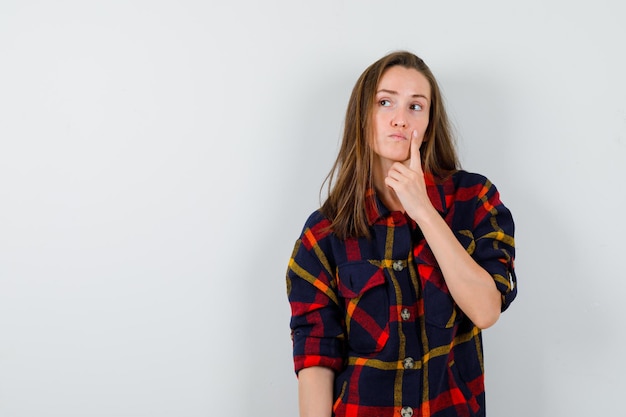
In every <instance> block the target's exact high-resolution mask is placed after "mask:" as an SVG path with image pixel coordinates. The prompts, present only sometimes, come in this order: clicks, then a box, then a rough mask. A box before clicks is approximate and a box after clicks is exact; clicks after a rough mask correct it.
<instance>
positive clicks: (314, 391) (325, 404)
mask: <svg viewBox="0 0 626 417" xmlns="http://www.w3.org/2000/svg"><path fill="white" fill-rule="evenodd" d="M334 379H335V372H334V371H333V370H332V369H330V368H326V367H323V366H312V367H310V368H304V369H302V370H301V371H300V372H298V403H299V405H300V417H330V416H331V415H332V407H333V381H334Z"/></svg>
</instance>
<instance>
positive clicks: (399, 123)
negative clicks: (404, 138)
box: [391, 115, 406, 127]
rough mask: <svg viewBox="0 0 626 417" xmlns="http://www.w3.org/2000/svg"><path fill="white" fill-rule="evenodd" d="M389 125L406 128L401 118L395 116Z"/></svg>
mask: <svg viewBox="0 0 626 417" xmlns="http://www.w3.org/2000/svg"><path fill="white" fill-rule="evenodd" d="M391 125H392V126H393V127H406V122H405V121H404V118H403V117H401V116H400V115H396V117H394V118H393V119H392V120H391Z"/></svg>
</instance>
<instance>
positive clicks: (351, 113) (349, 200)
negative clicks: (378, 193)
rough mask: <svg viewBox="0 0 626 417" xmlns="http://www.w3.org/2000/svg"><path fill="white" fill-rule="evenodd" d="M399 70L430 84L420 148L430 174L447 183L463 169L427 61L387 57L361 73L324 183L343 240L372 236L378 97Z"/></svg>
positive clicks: (327, 211)
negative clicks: (387, 77) (370, 195)
mask: <svg viewBox="0 0 626 417" xmlns="http://www.w3.org/2000/svg"><path fill="white" fill-rule="evenodd" d="M396 65H400V66H402V67H405V68H413V69H416V70H417V71H418V72H420V73H421V74H422V75H423V76H424V77H426V79H427V80H428V82H429V84H430V90H431V104H430V114H429V120H428V127H427V129H426V132H425V134H424V142H423V143H422V147H421V149H420V152H421V156H422V161H423V164H424V172H426V173H429V174H431V175H432V176H433V177H435V178H445V177H447V176H449V175H450V174H451V173H453V172H455V171H456V170H457V169H459V168H460V165H459V160H458V157H457V154H456V149H455V146H454V141H453V138H452V133H451V128H450V124H449V121H448V116H447V114H446V110H445V108H444V105H443V97H442V95H441V91H440V90H439V86H438V84H437V81H436V80H435V76H434V75H433V73H432V72H431V71H430V68H428V66H427V65H426V64H425V63H424V61H423V60H422V59H420V58H419V57H417V56H416V55H414V54H412V53H410V52H407V51H397V52H393V53H391V54H389V55H386V56H384V57H382V58H381V59H379V60H378V61H376V62H374V63H373V64H372V65H370V66H369V67H368V68H367V69H366V70H365V71H364V72H363V73H362V74H361V76H360V77H359V79H358V80H357V82H356V84H355V85H354V88H353V89H352V94H351V95H350V100H349V102H348V107H347V110H346V118H345V125H344V129H343V140H342V142H341V147H340V149H339V153H338V155H337V159H336V160H335V163H334V164H333V167H332V168H331V170H330V172H329V173H328V175H327V176H326V179H325V180H324V184H327V186H328V197H327V199H326V201H325V202H324V204H323V205H322V207H321V211H322V213H324V215H325V216H326V217H327V218H328V219H330V221H331V228H332V230H333V232H334V233H335V234H336V235H337V236H338V237H339V238H341V239H346V238H348V237H369V236H370V231H369V226H370V225H369V222H368V217H367V202H366V200H367V198H366V193H367V190H368V189H370V188H372V187H373V178H372V175H373V174H372V163H373V160H374V152H373V150H372V147H371V146H370V141H369V132H370V131H371V123H372V121H371V119H372V112H373V106H374V96H375V94H376V88H377V87H378V83H379V81H380V79H381V77H382V76H383V74H384V73H385V71H386V70H387V69H389V68H391V67H393V66H396ZM322 187H324V185H322Z"/></svg>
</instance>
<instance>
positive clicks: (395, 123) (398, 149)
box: [371, 66, 430, 162]
mask: <svg viewBox="0 0 626 417" xmlns="http://www.w3.org/2000/svg"><path fill="white" fill-rule="evenodd" d="M374 101H375V102H374V107H373V113H372V127H373V132H372V133H373V137H372V142H371V144H372V149H373V150H374V152H375V153H376V154H377V155H378V156H379V158H380V159H381V162H396V161H398V162H404V161H406V160H407V159H408V158H409V149H410V146H411V135H412V133H413V131H414V130H416V131H417V134H418V137H419V139H420V143H421V141H422V140H423V138H424V133H425V132H426V128H427V127H428V115H429V113H430V84H429V83H428V80H427V79H426V77H424V76H423V75H422V74H421V73H420V72H418V71H417V70H416V69H413V68H405V67H401V66H394V67H391V68H389V69H387V70H386V71H385V72H384V73H383V76H382V78H381V79H380V82H379V83H378V87H377V89H376V95H375V99H374Z"/></svg>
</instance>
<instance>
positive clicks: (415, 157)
mask: <svg viewBox="0 0 626 417" xmlns="http://www.w3.org/2000/svg"><path fill="white" fill-rule="evenodd" d="M422 141H423V138H420V137H419V135H418V133H417V130H414V131H413V134H412V135H411V150H410V156H411V161H410V162H409V168H410V169H411V170H412V171H417V172H419V171H420V170H421V168H422V157H421V155H420V146H421V145H422Z"/></svg>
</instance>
